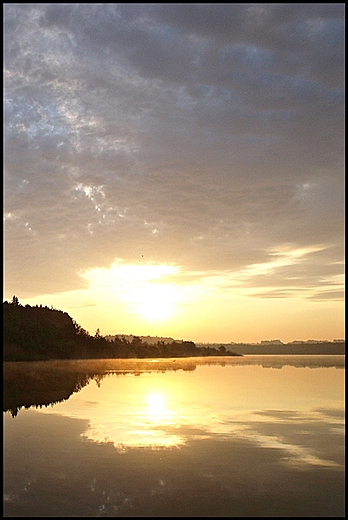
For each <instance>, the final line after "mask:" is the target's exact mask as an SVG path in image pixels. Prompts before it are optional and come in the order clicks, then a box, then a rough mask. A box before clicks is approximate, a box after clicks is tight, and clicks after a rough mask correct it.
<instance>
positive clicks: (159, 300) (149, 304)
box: [134, 283, 177, 322]
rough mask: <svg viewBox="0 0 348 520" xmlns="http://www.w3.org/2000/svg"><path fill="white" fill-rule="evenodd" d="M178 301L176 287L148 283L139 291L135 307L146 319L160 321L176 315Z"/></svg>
mask: <svg viewBox="0 0 348 520" xmlns="http://www.w3.org/2000/svg"><path fill="white" fill-rule="evenodd" d="M176 301H177V295H176V291H175V287H173V286H171V285H169V284H157V283H148V284H146V287H143V288H142V289H141V290H139V291H138V293H137V295H136V303H135V304H134V307H135V310H136V312H137V313H138V314H140V315H141V316H142V317H143V318H144V319H145V320H146V321H152V322H158V321H164V320H167V319H169V318H172V317H173V316H174V314H175V306H176Z"/></svg>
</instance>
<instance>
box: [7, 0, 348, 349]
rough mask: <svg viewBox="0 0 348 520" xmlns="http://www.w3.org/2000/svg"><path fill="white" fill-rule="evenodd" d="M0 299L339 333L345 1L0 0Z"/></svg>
mask: <svg viewBox="0 0 348 520" xmlns="http://www.w3.org/2000/svg"><path fill="white" fill-rule="evenodd" d="M4 62H5V75H4V78H5V115H4V131H5V132H4V134H5V135H4V145H5V155H4V165H5V174H4V220H5V224H4V237H5V238H4V281H5V283H4V299H7V300H10V299H11V298H12V296H13V295H16V296H18V298H19V301H20V303H22V304H26V303H29V304H31V305H35V304H43V305H48V306H51V305H53V306H54V307H55V308H58V309H61V310H63V311H66V312H68V313H69V314H70V316H71V317H72V318H74V319H75V320H76V321H77V322H78V323H79V324H80V325H81V326H82V327H83V328H85V329H86V330H88V331H89V332H90V333H91V334H94V332H95V330H96V329H97V328H99V329H100V331H101V333H102V334H136V335H154V336H156V335H158V336H171V337H174V338H176V339H190V340H193V341H196V342H214V341H216V342H230V341H245V342H258V341H261V340H262V339H278V338H279V339H281V340H282V341H284V342H288V341H292V340H295V339H304V340H306V339H328V340H332V339H335V338H342V337H344V280H343V274H344V238H343V237H344V229H343V219H344V141H343V137H344V131H343V128H344V127H343V125H344V90H343V88H344V79H343V78H344V5H343V4H294V5H292V4H5V6H4Z"/></svg>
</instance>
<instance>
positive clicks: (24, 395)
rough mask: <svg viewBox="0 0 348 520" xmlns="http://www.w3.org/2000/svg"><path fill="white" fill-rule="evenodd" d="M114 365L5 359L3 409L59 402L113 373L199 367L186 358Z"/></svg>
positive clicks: (136, 373) (138, 374) (125, 362)
mask: <svg viewBox="0 0 348 520" xmlns="http://www.w3.org/2000/svg"><path fill="white" fill-rule="evenodd" d="M133 361H134V362H133ZM114 363H117V361H116V360H115V361H114ZM120 364H121V365H122V364H123V365H124V364H126V365H125V366H120ZM110 366H111V367H112V360H107V361H106V360H100V361H99V360H87V361H81V360H80V361H49V362H48V361H38V362H5V363H4V371H3V379H4V386H3V395H4V401H3V411H4V412H11V414H12V417H15V416H16V415H17V414H18V412H19V410H20V409H21V408H30V407H32V406H35V407H36V408H41V407H42V406H46V407H47V406H49V405H54V404H57V403H59V402H62V401H65V400H67V399H69V397H70V396H71V395H72V394H73V393H77V392H79V391H80V390H82V388H84V387H85V386H86V385H87V384H88V383H89V382H90V381H95V382H96V384H97V385H98V386H100V384H101V381H102V380H103V379H104V377H105V376H107V375H110V374H116V375H118V376H121V375H126V374H133V375H135V376H140V375H141V374H142V373H144V372H165V371H166V370H188V371H193V370H195V368H196V364H195V363H193V362H192V361H185V360H184V359H183V360H176V361H173V362H168V361H167V362H163V363H161V362H158V363H156V364H155V363H153V364H152V363H151V364H150V363H149V362H143V363H142V362H141V361H137V360H128V361H127V360H120V361H118V366H114V367H113V368H110ZM133 367H134V368H133Z"/></svg>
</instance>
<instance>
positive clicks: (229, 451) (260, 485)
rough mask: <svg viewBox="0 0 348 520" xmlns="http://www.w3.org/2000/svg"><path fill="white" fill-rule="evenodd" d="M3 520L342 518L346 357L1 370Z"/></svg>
mask: <svg viewBox="0 0 348 520" xmlns="http://www.w3.org/2000/svg"><path fill="white" fill-rule="evenodd" d="M4 380H5V400H4V410H5V412H4V434H5V442H4V454H5V462H4V477H5V482H4V493H5V495H4V514H5V516H254V517H255V516H344V356H269V355H268V356H244V357H235V358H234V357H232V358H231V357H226V358H221V357H219V358H189V359H169V360H141V361H138V360H96V361H92V360H88V361H52V362H38V363H5V370H4Z"/></svg>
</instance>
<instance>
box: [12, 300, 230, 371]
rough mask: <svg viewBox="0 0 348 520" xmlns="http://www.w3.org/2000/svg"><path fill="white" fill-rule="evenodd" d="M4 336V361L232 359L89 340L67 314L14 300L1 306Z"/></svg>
mask: <svg viewBox="0 0 348 520" xmlns="http://www.w3.org/2000/svg"><path fill="white" fill-rule="evenodd" d="M3 335H4V341H3V344H4V361H39V360H48V359H101V358H119V359H122V358H138V359H139V358H153V357H154V358H169V357H193V356H221V355H228V356H234V355H235V354H234V353H233V352H226V349H225V347H224V346H221V347H220V348H218V349H216V348H213V347H204V348H198V347H197V346H196V345H195V344H194V343H193V342H192V341H182V342H181V341H180V342H176V341H173V342H172V343H165V342H164V341H158V342H157V343H156V344H151V345H150V344H148V343H146V342H144V341H142V340H141V339H140V338H139V337H137V336H134V337H133V338H132V340H131V341H129V340H128V339H126V338H125V337H122V336H121V337H115V338H114V339H113V340H112V341H108V340H106V339H105V338H104V337H102V336H101V334H100V332H99V329H97V331H96V333H95V335H94V336H90V334H89V333H88V332H87V331H86V330H84V329H83V328H82V327H81V326H80V325H78V324H77V323H76V322H75V321H74V320H73V319H72V318H71V317H70V316H69V315H68V314H67V313H66V312H62V311H60V310H57V309H54V308H49V307H47V306H46V307H43V306H42V305H40V306H38V305H36V306H34V307H31V306H30V305H25V306H23V305H21V304H20V303H19V301H18V298H17V297H16V296H13V298H12V301H11V302H10V303H9V302H7V301H5V302H4V303H3Z"/></svg>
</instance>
